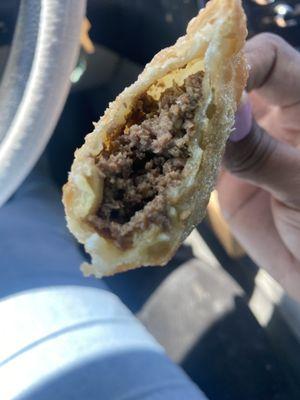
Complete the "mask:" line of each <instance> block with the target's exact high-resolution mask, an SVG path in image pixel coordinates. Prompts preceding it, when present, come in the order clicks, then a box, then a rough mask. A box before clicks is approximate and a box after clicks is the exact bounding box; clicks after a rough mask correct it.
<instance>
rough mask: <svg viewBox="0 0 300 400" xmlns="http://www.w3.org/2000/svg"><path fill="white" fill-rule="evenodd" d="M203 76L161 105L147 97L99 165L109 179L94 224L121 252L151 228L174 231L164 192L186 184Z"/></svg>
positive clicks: (186, 83) (167, 92) (162, 100)
mask: <svg viewBox="0 0 300 400" xmlns="http://www.w3.org/2000/svg"><path fill="white" fill-rule="evenodd" d="M202 79H203V73H202V72H198V73H196V74H194V75H191V76H189V77H188V78H186V79H185V81H184V83H183V85H182V86H178V85H176V84H175V83H174V85H173V86H172V87H171V88H169V89H166V90H165V92H164V93H163V94H162V96H161V98H160V100H159V101H155V100H154V99H153V98H152V97H150V96H148V95H144V96H142V97H140V98H139V99H138V100H137V102H136V106H135V107H134V112H132V113H131V115H130V116H129V118H128V120H127V125H126V128H125V129H124V131H123V132H120V134H118V135H114V137H113V139H112V140H111V141H110V143H109V145H108V146H106V147H105V148H104V150H103V151H102V153H101V156H100V158H99V160H98V164H97V166H98V168H99V173H100V174H101V176H102V177H103V178H104V191H103V202H102V204H101V206H100V208H99V210H98V212H97V215H96V216H93V217H91V218H90V223H92V224H93V226H94V227H95V228H96V229H97V230H98V231H99V233H100V234H101V235H102V236H104V237H107V238H109V239H112V240H113V241H114V242H115V243H116V244H117V245H118V246H119V247H120V248H128V247H130V245H131V242H132V236H133V233H135V232H136V231H142V230H144V229H146V228H147V227H148V226H149V225H150V224H151V223H156V224H159V225H160V226H161V227H162V228H163V229H167V228H168V226H169V220H168V216H167V214H166V199H165V195H164V191H165V189H166V188H167V187H170V186H172V185H176V184H178V183H179V182H180V178H181V173H182V170H183V168H184V166H185V164H186V161H187V159H188V158H189V156H190V154H189V151H188V144H189V142H190V140H191V138H192V137H193V135H194V133H195V123H194V116H195V110H196V107H197V105H198V104H199V101H200V100H201V96H202Z"/></svg>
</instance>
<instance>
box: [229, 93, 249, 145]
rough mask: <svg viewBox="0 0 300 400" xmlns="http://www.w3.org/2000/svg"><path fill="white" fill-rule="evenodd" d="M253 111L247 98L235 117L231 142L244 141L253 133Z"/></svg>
mask: <svg viewBox="0 0 300 400" xmlns="http://www.w3.org/2000/svg"><path fill="white" fill-rule="evenodd" d="M251 127H252V109H251V104H250V102H249V100H248V99H247V98H245V99H243V100H242V102H241V104H240V106H239V108H238V110H237V112H236V115H235V124H234V131H233V133H232V134H231V135H230V137H229V140H230V141H231V142H239V141H240V140H242V139H244V138H245V137H246V136H247V135H248V134H249V133H250V131H251Z"/></svg>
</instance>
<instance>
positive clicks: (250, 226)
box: [217, 34, 300, 301]
mask: <svg viewBox="0 0 300 400" xmlns="http://www.w3.org/2000/svg"><path fill="white" fill-rule="evenodd" d="M246 57H247V60H248V63H249V65H250V76H249V81H248V87H247V91H248V92H249V98H250V102H251V104H252V109H253V115H254V119H255V121H256V122H255V121H253V126H252V129H251V132H250V134H249V135H248V136H246V138H244V139H243V140H241V141H239V142H237V143H233V142H229V143H228V146H227V149H226V152H225V160H224V164H225V168H226V169H224V171H223V172H222V173H221V175H220V177H219V181H218V185H217V189H218V195H219V201H220V206H221V209H222V211H223V214H224V217H225V218H226V220H227V221H228V223H229V225H230V227H231V229H232V232H233V233H234V235H235V236H236V237H237V238H238V240H239V242H240V243H241V244H242V246H243V247H244V249H245V250H246V252H247V253H248V254H249V255H250V256H251V257H252V259H253V260H254V261H255V262H256V263H257V264H258V265H259V266H261V267H262V268H264V269H265V270H266V271H268V272H269V273H270V275H272V276H273V277H274V278H275V279H276V280H277V281H278V282H279V283H280V284H281V285H282V287H283V288H284V289H285V290H286V291H287V293H288V294H290V295H291V296H292V297H294V298H295V299H297V300H299V301H300V54H299V53H298V52H297V51H296V50H294V49H293V48H292V47H291V46H289V45H288V44H287V43H286V42H285V41H284V40H283V39H281V38H279V37H277V36H275V35H272V34H260V35H258V36H256V37H254V38H253V39H251V40H249V41H248V42H247V45H246Z"/></svg>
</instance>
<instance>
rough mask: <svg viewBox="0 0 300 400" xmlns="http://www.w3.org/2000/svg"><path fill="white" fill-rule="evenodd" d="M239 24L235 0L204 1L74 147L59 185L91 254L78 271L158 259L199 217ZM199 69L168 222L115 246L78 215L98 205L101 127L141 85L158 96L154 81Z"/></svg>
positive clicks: (228, 124) (229, 99) (240, 71)
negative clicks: (126, 245) (198, 92)
mask: <svg viewBox="0 0 300 400" xmlns="http://www.w3.org/2000/svg"><path fill="white" fill-rule="evenodd" d="M246 34H247V30H246V22H245V15H244V12H243V10H242V7H241V1H240V0H227V1H224V0H211V1H210V2H209V3H208V5H207V6H206V8H205V9H204V10H202V11H201V12H200V13H199V14H198V16H197V17H196V18H194V19H193V20H191V21H190V23H189V25H188V28H187V34H186V36H183V37H181V38H179V39H178V41H177V42H176V44H175V45H174V46H172V47H169V48H167V49H164V50H162V51H160V52H159V53H158V54H157V55H156V56H155V57H154V58H153V60H152V61H151V62H150V63H149V64H148V65H146V67H145V69H144V71H143V72H142V73H141V75H140V76H139V77H138V79H137V81H136V82H135V83H134V84H133V85H131V86H130V87H128V88H126V89H125V90H124V91H123V92H122V93H121V94H120V95H119V96H118V97H117V98H116V100H115V101H114V102H113V103H111V104H110V105H109V107H108V109H107V110H106V112H105V114H104V116H103V117H102V118H101V119H100V121H99V122H98V123H97V124H95V130H94V131H93V132H92V133H90V134H89V135H87V137H86V140H85V144H84V145H83V146H82V147H81V148H80V149H79V150H77V151H76V153H75V161H74V163H73V165H72V169H71V172H70V175H69V180H68V183H67V184H66V185H65V186H64V189H63V192H64V194H63V202H64V205H65V210H66V216H67V222H68V227H69V229H70V230H71V232H72V233H73V234H74V235H75V236H76V238H77V239H78V240H79V241H80V242H81V243H83V244H84V245H85V248H86V250H87V252H88V253H90V254H91V256H92V265H88V264H85V265H84V266H83V268H82V270H83V272H84V273H85V274H86V275H90V274H94V275H96V276H99V277H100V276H103V275H111V274H113V273H116V272H120V271H124V270H128V269H132V268H136V267H139V266H141V265H164V264H165V263H166V262H167V261H168V260H169V259H170V258H171V256H172V255H173V254H174V252H175V251H176V249H177V248H178V246H179V244H180V243H181V242H182V241H183V240H184V239H185V238H186V236H187V235H188V234H189V233H190V232H191V230H192V229H193V227H194V226H195V225H196V224H197V223H199V222H200V220H201V219H202V218H203V216H204V214H205V210H206V206H207V203H208V200H209V196H210V193H211V191H212V189H213V186H214V182H215V178H216V174H217V171H218V168H219V164H220V161H221V157H222V154H223V150H224V146H225V142H226V140H227V138H228V136H229V134H230V131H231V129H232V125H233V122H234V113H235V111H236V106H237V103H238V101H239V99H240V97H241V94H242V91H243V89H244V87H245V84H246V80H247V75H248V71H247V67H246V63H245V59H244V55H243V50H242V49H243V46H244V43H245V38H246ZM199 70H203V71H204V80H203V101H202V102H201V104H200V105H199V109H198V110H197V118H196V121H197V125H198V130H197V133H198V135H197V138H196V142H194V143H193V145H192V148H191V149H190V150H191V151H192V157H191V159H190V160H189V161H188V163H187V165H186V167H185V170H184V173H183V179H182V183H181V185H180V186H179V187H178V188H176V190H169V192H168V203H169V204H168V210H169V215H170V218H171V221H172V229H171V230H170V231H169V232H167V233H166V232H161V231H160V228H159V227H157V226H153V225H152V226H151V227H150V228H149V229H148V230H147V231H145V232H143V233H142V234H139V235H136V237H135V238H134V243H133V247H132V248H131V249H129V250H126V251H122V250H120V249H118V248H117V247H116V246H115V245H114V244H113V243H112V242H110V241H108V240H106V239H104V238H102V237H100V236H99V234H98V233H97V232H96V231H95V230H94V229H93V228H92V227H91V225H90V224H88V223H87V222H86V218H87V216H89V215H92V214H93V213H95V212H96V210H97V208H98V207H99V205H100V204H101V200H102V192H103V181H102V179H101V178H100V177H99V175H98V173H97V168H96V166H95V158H96V157H97V156H98V155H99V153H100V152H101V150H102V146H103V141H104V140H105V139H106V138H108V137H109V134H110V133H111V132H112V131H114V130H116V129H118V128H119V127H121V126H124V124H125V122H126V117H127V115H128V114H129V113H130V111H131V109H132V107H133V104H134V103H135V100H136V98H137V97H139V96H140V95H142V94H144V93H145V92H147V93H150V94H151V95H152V96H153V97H155V98H159V96H160V94H161V92H162V90H163V89H162V88H161V87H162V86H163V87H168V86H170V85H171V84H172V82H173V81H174V80H175V81H176V82H178V83H182V81H183V79H185V78H186V77H187V76H188V75H190V74H192V73H195V72H197V71H199Z"/></svg>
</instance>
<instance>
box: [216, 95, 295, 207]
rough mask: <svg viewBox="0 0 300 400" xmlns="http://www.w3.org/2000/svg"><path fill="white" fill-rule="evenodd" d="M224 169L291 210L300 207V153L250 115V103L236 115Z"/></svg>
mask: <svg viewBox="0 0 300 400" xmlns="http://www.w3.org/2000/svg"><path fill="white" fill-rule="evenodd" d="M224 164H225V167H226V168H227V169H228V170H229V171H230V172H231V173H233V174H234V175H237V176H238V177H240V178H243V179H245V180H247V181H248V182H250V183H253V184H255V185H256V186H259V187H261V188H263V189H265V190H266V191H268V192H269V193H271V194H272V195H273V197H274V198H276V199H277V200H279V201H281V202H283V203H285V204H287V205H289V206H290V207H296V208H300V151H299V150H298V149H296V148H293V147H292V146H290V145H288V144H286V143H282V142H279V141H278V140H276V139H275V138H273V137H272V136H271V135H269V134H268V133H267V132H266V131H265V130H264V129H263V128H261V127H260V126H259V125H258V124H257V123H256V122H255V121H254V120H253V119H252V115H251V107H250V104H249V103H248V101H247V100H246V101H244V102H242V104H241V106H240V108H239V110H238V112H237V116H236V130H235V132H234V133H233V135H232V136H231V138H230V139H229V141H228V143H227V146H226V150H225V157H224Z"/></svg>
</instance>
